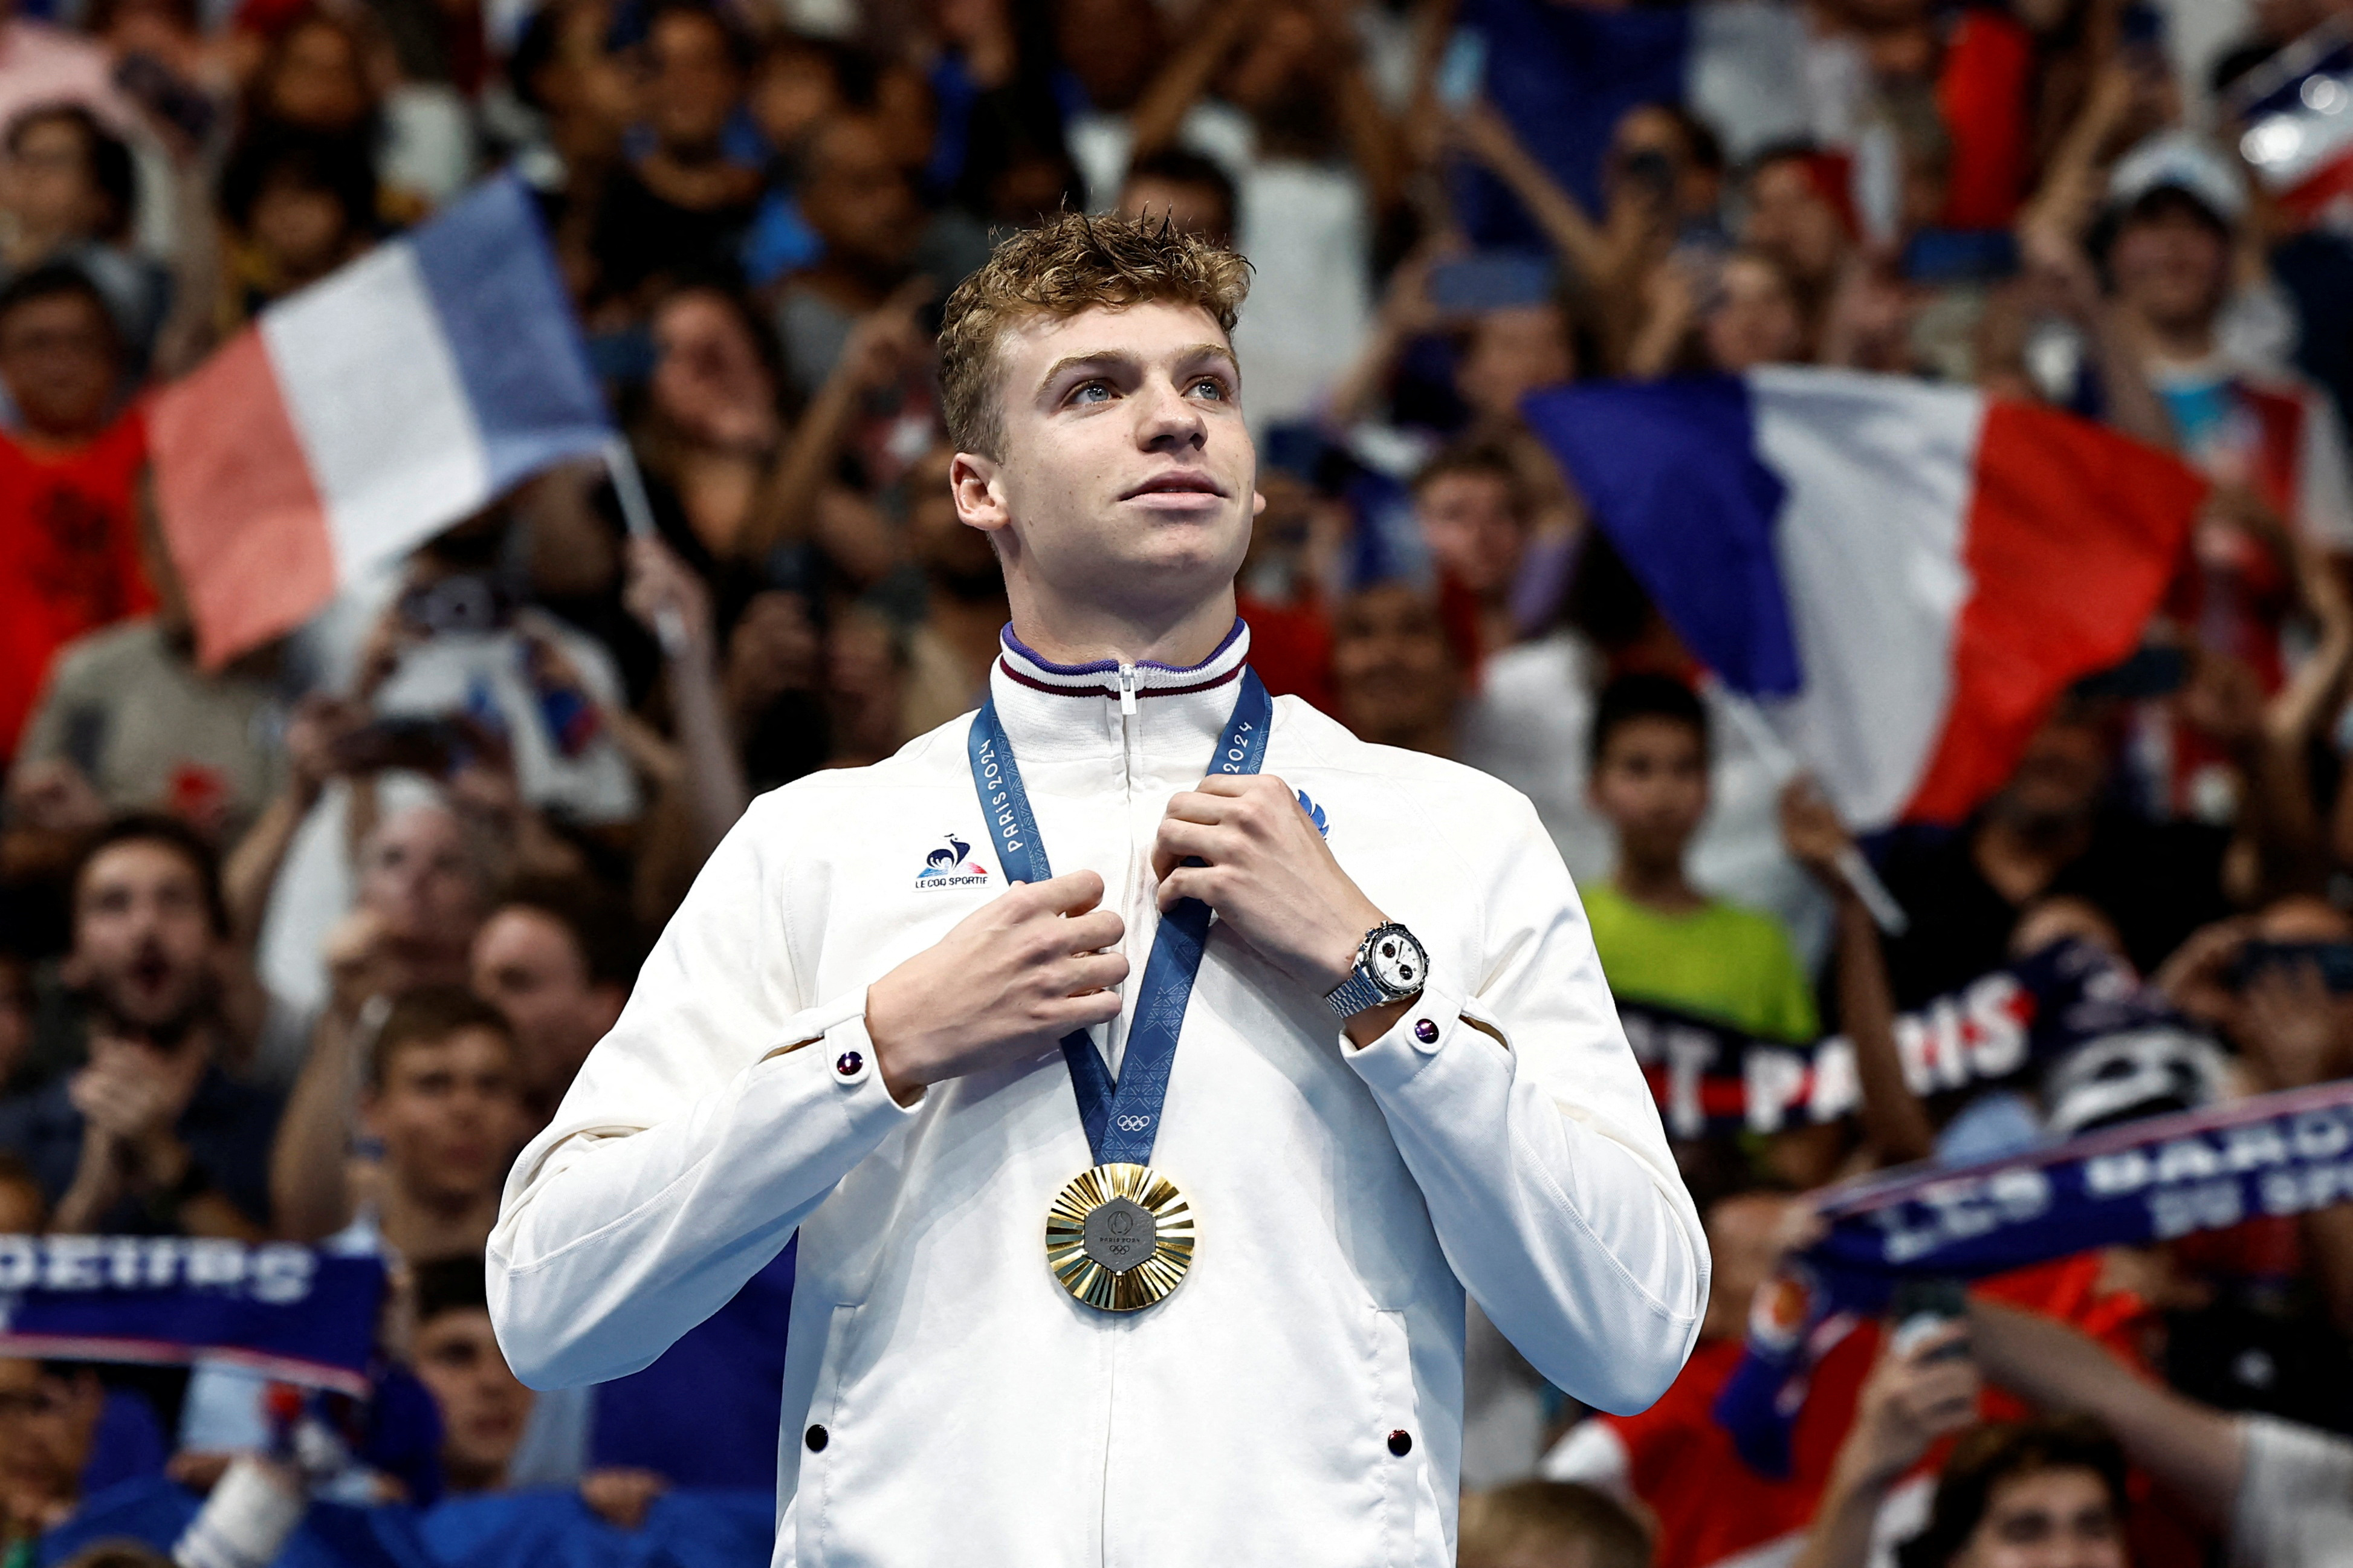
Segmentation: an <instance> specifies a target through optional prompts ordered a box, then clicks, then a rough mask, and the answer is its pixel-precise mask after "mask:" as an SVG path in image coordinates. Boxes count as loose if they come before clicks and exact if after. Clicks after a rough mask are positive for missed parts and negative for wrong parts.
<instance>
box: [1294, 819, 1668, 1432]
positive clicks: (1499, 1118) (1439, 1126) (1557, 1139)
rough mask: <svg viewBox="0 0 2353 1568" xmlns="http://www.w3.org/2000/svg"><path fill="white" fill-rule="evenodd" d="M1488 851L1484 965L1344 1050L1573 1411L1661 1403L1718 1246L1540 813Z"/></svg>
mask: <svg viewBox="0 0 2353 1568" xmlns="http://www.w3.org/2000/svg"><path fill="white" fill-rule="evenodd" d="M1513 799H1514V803H1515V806H1516V812H1515V815H1514V816H1512V817H1511V818H1509V819H1508V820H1507V821H1505V822H1504V824H1503V825H1504V835H1503V836H1504V841H1505V842H1504V843H1503V844H1502V845H1501V846H1500V849H1501V853H1492V852H1491V853H1490V854H1489V855H1488V856H1487V863H1488V869H1487V870H1486V871H1485V875H1486V877H1487V879H1488V885H1487V886H1485V887H1484V888H1483V889H1482V894H1483V896H1482V899H1481V905H1482V908H1483V911H1484V914H1485V917H1486V937H1485V942H1484V950H1485V954H1486V959H1485V961H1486V963H1487V964H1488V966H1489V968H1488V972H1487V973H1485V974H1483V975H1479V976H1473V977H1464V976H1456V975H1449V974H1446V973H1444V972H1442V969H1434V972H1433V974H1432V977H1431V983H1430V988H1429V989H1428V990H1427V991H1424V992H1423V993H1422V995H1421V998H1420V1000H1419V1001H1418V1002H1417V1003H1416V1004H1415V1005H1414V1006H1413V1007H1412V1008H1411V1009H1410V1010H1409V1011H1408V1012H1407V1013H1406V1015H1405V1016H1404V1017H1403V1018H1402V1019H1400V1020H1399V1021H1398V1023H1397V1025H1396V1026H1395V1027H1394V1028H1392V1029H1391V1030H1389V1031H1388V1033H1386V1034H1384V1035H1382V1036H1381V1037H1380V1038H1379V1039H1377V1040H1376V1041H1374V1042H1373V1043H1372V1044H1369V1045H1367V1046H1366V1047H1364V1048H1363V1049H1362V1050H1356V1049H1353V1048H1352V1047H1351V1046H1350V1044H1349V1043H1348V1042H1347V1041H1346V1039H1345V1037H1344V1038H1343V1040H1342V1042H1341V1049H1342V1050H1343V1051H1344V1052H1345V1053H1346V1054H1347V1058H1348V1060H1349V1061H1350V1062H1351V1063H1352V1064H1353V1065H1355V1066H1356V1071H1357V1072H1358V1073H1359V1074H1361V1075H1363V1077H1364V1079H1365V1081H1366V1084H1368V1085H1369V1086H1371V1088H1372V1091H1373V1094H1374V1097H1375V1098H1376V1099H1377V1100H1378V1101H1379V1103H1380V1107H1381V1110H1382V1112H1383V1114H1384V1115H1385V1116H1386V1117H1387V1118H1388V1125H1389V1131H1390V1134H1391V1135H1392V1136H1393V1137H1394V1138H1395V1139H1397V1144H1398V1151H1399V1152H1400V1153H1401V1154H1403V1156H1404V1157H1405V1162H1406V1166H1407V1168H1408V1169H1409V1170H1410V1171H1412V1172H1413V1176H1414V1180H1415V1181H1416V1182H1417V1183H1418V1184H1419V1186H1420V1188H1421V1192H1422V1197H1423V1200H1424V1201H1425V1202H1427V1203H1428V1204H1429V1205H1430V1221H1431V1223H1432V1224H1433V1225H1434V1226H1435V1227H1436V1229H1437V1232H1438V1239H1439V1244H1440V1246H1442V1247H1443V1248H1444V1249H1445V1252H1446V1256H1447V1261H1448V1262H1449V1263H1450V1264H1451V1265H1452V1266H1453V1268H1454V1272H1455V1275H1456V1277H1459V1278H1460V1279H1461V1281H1462V1283H1463V1285H1464V1286H1465V1287H1468V1288H1469V1290H1470V1292H1471V1294H1472V1296H1473V1297H1475V1298H1477V1299H1478V1302H1479V1305H1480V1306H1481V1307H1482V1308H1485V1309H1486V1312H1487V1316H1488V1317H1489V1318H1491V1319H1493V1321H1494V1324H1495V1326H1496V1327H1497V1328H1498V1329H1501V1330H1503V1331H1504V1336H1505V1337H1506V1338H1507V1339H1509V1340H1511V1341H1512V1343H1513V1344H1514V1345H1515V1346H1516V1347H1518V1349H1519V1351H1520V1353H1521V1354H1522V1355H1524V1356H1525V1357H1527V1359H1528V1361H1530V1362H1531V1363H1532V1364H1534V1365H1535V1368H1536V1370H1537V1371H1539V1372H1543V1373H1544V1374H1545V1376H1546V1378H1548V1379H1550V1380H1551V1381H1552V1383H1554V1384H1555V1385H1556V1387H1558V1388H1560V1389H1561V1390H1563V1391H1564V1392H1566V1393H1567V1394H1569V1395H1570V1396H1571V1397H1572V1398H1575V1399H1577V1400H1580V1401H1582V1402H1583V1403H1585V1404H1588V1405H1592V1406H1594V1407H1596V1408H1597V1409H1601V1410H1607V1411H1611V1412H1615V1413H1617V1414H1631V1413H1632V1412H1634V1411H1638V1410H1641V1409H1643V1408H1645V1407H1646V1406H1648V1405H1649V1404H1651V1402H1652V1401H1653V1400H1655V1399H1657V1398H1658V1397H1659V1395H1660V1394H1661V1393H1663V1392H1665V1390H1666V1388H1667V1385H1668V1384H1669V1383H1672V1382H1673V1381H1674V1378H1675V1374H1676V1373H1677V1372H1680V1371H1682V1370H1683V1361H1684V1360H1685V1358H1687V1357H1688V1356H1689V1355H1690V1354H1691V1349H1692V1345H1693V1343H1694V1340H1696V1339H1697V1337H1698V1334H1699V1324H1700V1318H1701V1316H1702V1314H1703V1312H1704V1309H1705V1307H1706V1304H1707V1279H1708V1253H1707V1240H1706V1237H1705V1235H1704V1234H1703V1233H1702V1231H1701V1229H1700V1224H1699V1216H1698V1214H1697V1213H1696V1212H1695V1211H1694V1208H1693V1206H1692V1202H1691V1197H1690V1194H1689V1193H1687V1192H1685V1191H1684V1190H1683V1180H1682V1178H1681V1176H1680V1175H1679V1174H1678V1173H1677V1172H1676V1170H1675V1164H1674V1160H1673V1157H1672V1154H1671V1153H1670V1152H1669V1150H1668V1148H1667V1140H1666V1134H1665V1131H1664V1129H1663V1128H1662V1127H1661V1126H1660V1123H1659V1113H1658V1109H1657V1107H1656V1106H1655V1105H1654V1104H1653V1103H1652V1101H1651V1093H1650V1089H1649V1086H1647V1085H1646V1084H1645V1083H1644V1082H1643V1080H1642V1075H1641V1069H1640V1068H1639V1067H1638V1066H1636V1065H1635V1062H1634V1055H1633V1053H1632V1052H1631V1051H1630V1049H1628V1047H1627V1044H1626V1036H1625V1033H1624V1032H1623V1031H1622V1030H1621V1029H1620V1026H1619V1022H1618V1011H1617V1008H1616V1006H1615V1005H1614V1004H1613V1003H1612V1002H1611V1001H1610V998H1609V987H1608V986H1607V985H1606V984H1605V983H1604V981H1603V980H1602V978H1601V963H1600V960H1599V959H1598V958H1597V957H1596V956H1595V954H1594V950H1593V938H1592V935H1591V933H1590V931H1589V930H1588V927H1587V926H1586V922H1585V912H1584V909H1583V907H1582V906H1580V905H1579V904H1578V902H1577V890H1576V888H1575V887H1574V886H1572V885H1570V882H1569V879H1568V873H1567V871H1566V870H1565V869H1564V868H1563V867H1562V865H1561V861H1560V855H1559V853H1558V852H1557V851H1556V850H1555V849H1554V848H1553V846H1552V842H1551V841H1550V840H1549V839H1547V838H1546V836H1545V832H1544V829H1543V827H1542V825H1541V824H1540V823H1539V822H1538V821H1537V820H1536V816H1535V810H1534V809H1533V808H1531V807H1530V806H1529V805H1528V803H1527V802H1526V800H1524V799H1520V798H1519V797H1517V796H1514V797H1513Z"/></svg>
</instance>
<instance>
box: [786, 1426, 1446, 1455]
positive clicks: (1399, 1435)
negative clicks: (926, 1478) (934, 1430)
mask: <svg viewBox="0 0 2353 1568" xmlns="http://www.w3.org/2000/svg"><path fill="white" fill-rule="evenodd" d="M812 1430H815V1429H814V1428H812ZM1389 1452H1390V1453H1392V1454H1395V1455H1396V1456H1397V1457H1398V1458H1400V1459H1402V1458H1404V1457H1406V1456H1407V1455H1408V1454H1410V1453H1412V1452H1413V1434H1412V1433H1410V1432H1409V1431H1407V1430H1406V1429H1405V1428H1404V1427H1402V1426H1400V1427H1398V1429H1397V1430H1396V1431H1394V1432H1392V1433H1390V1434H1389Z"/></svg>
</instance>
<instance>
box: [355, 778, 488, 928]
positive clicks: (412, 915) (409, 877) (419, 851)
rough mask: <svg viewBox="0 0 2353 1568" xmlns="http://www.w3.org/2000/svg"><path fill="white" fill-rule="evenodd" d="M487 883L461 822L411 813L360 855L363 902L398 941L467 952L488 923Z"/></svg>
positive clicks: (385, 826) (386, 827) (386, 826)
mask: <svg viewBox="0 0 2353 1568" xmlns="http://www.w3.org/2000/svg"><path fill="white" fill-rule="evenodd" d="M482 883H483V878H482V877H481V876H480V874H478V873H477V871H476V868H475V866H474V863H473V859H472V857H471V855H470V853H469V851H468V848H467V844H466V839H465V834H464V832H462V831H461V830H460V829H459V825H458V819H457V817H456V816H455V815H454V814H453V813H451V812H450V810H448V808H447V807H444V806H430V805H428V806H412V807H410V808H409V809H408V810H405V811H401V812H398V813H397V814H396V815H394V816H392V817H390V818H387V819H386V820H385V821H384V822H383V823H382V824H381V825H379V826H378V827H377V829H376V831H375V832H374V833H372V834H371V835H369V838H368V841H367V842H366V844H365V845H364V846H363V847H362V849H361V852H360V882H359V903H360V905H361V906H362V907H364V908H365V909H367V910H369V911H370V912H372V913H373V914H375V916H376V917H377V918H378V919H380V920H382V921H383V922H384V929H385V934H386V936H387V937H388V938H391V939H392V940H394V941H396V942H400V943H404V944H407V945H410V946H417V947H427V948H445V947H450V946H462V945H463V944H464V943H465V942H467V941H468V940H470V938H471V936H472V933H473V930H474V927H476V925H477V924H478V923H480V920H481V917H482V909H481V903H482V895H481V890H482Z"/></svg>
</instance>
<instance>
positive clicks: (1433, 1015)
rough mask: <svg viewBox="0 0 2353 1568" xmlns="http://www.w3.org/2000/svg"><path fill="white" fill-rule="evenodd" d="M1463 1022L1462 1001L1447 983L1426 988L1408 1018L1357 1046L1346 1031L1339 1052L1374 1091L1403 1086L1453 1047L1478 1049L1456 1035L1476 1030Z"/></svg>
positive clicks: (1456, 1048)
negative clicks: (1368, 1041)
mask: <svg viewBox="0 0 2353 1568" xmlns="http://www.w3.org/2000/svg"><path fill="white" fill-rule="evenodd" d="M1464 1033H1477V1031H1476V1030H1473V1029H1472V1027H1471V1026H1470V1025H1469V1024H1467V1023H1465V1022H1462V1002H1461V998H1460V997H1458V996H1456V995H1455V994H1454V993H1453V992H1452V991H1449V990H1448V989H1447V988H1445V987H1444V986H1439V985H1432V986H1427V987H1424V988H1423V990H1422V993H1421V994H1420V995H1419V996H1418V997H1416V998H1414V1001H1413V1005H1412V1006H1411V1007H1409V1008H1408V1009H1406V1011H1405V1016H1403V1017H1402V1018H1399V1019H1398V1021H1397V1022H1395V1023H1393V1024H1391V1025H1390V1026H1389V1028H1388V1033H1384V1034H1382V1035H1380V1036H1379V1037H1378V1038H1377V1039H1375V1040H1374V1041H1373V1042H1372V1044H1369V1045H1364V1046H1358V1045H1357V1044H1356V1042H1355V1041H1353V1040H1350V1039H1349V1038H1348V1036H1347V1034H1346V1033H1345V1032H1344V1033H1342V1034H1341V1036H1340V1053H1341V1054H1342V1055H1343V1056H1345V1057H1346V1058H1347V1061H1348V1065H1351V1066H1353V1067H1355V1068H1356V1072H1357V1074H1358V1075H1359V1076H1361V1077H1362V1078H1363V1079H1364V1080H1365V1082H1366V1083H1367V1084H1369V1085H1370V1086H1372V1087H1373V1089H1374V1090H1375V1091H1376V1092H1380V1091H1385V1090H1392V1089H1399V1088H1402V1087H1404V1086H1406V1084H1408V1083H1409V1082H1410V1081H1411V1080H1412V1079H1413V1078H1414V1077H1416V1076H1417V1075H1419V1074H1420V1073H1421V1072H1422V1071H1423V1070H1424V1069H1425V1068H1427V1067H1430V1065H1433V1064H1435V1063H1437V1062H1438V1061H1440V1059H1441V1058H1443V1057H1444V1056H1445V1055H1446V1054H1447V1053H1448V1052H1450V1051H1453V1050H1458V1049H1472V1050H1475V1049H1477V1048H1478V1047H1477V1046H1476V1045H1475V1044H1472V1043H1470V1042H1466V1041H1458V1040H1457V1038H1456V1037H1457V1036H1458V1035H1461V1034H1464Z"/></svg>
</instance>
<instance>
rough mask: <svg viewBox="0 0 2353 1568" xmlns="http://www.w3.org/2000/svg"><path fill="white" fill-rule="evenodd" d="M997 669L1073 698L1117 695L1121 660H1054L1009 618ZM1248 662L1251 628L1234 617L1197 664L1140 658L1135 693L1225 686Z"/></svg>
mask: <svg viewBox="0 0 2353 1568" xmlns="http://www.w3.org/2000/svg"><path fill="white" fill-rule="evenodd" d="M997 641H998V643H999V645H1000V651H999V652H998V655H997V669H998V670H1000V671H1002V672H1003V673H1005V674H1006V675H1007V676H1008V677H1009V678H1010V679H1012V680H1013V681H1015V682H1016V683H1019V684H1021V685H1024V686H1028V687H1029V688H1030V689H1031V690H1033V691H1039V692H1046V693H1050V694H1053V695H1056V696H1070V697H1116V696H1118V695H1119V694H1120V678H1119V676H1120V664H1119V661H1118V660H1116V659H1098V660H1096V661H1095V662H1093V663H1092V664H1057V663H1054V662H1051V661H1050V660H1048V659H1047V658H1046V657H1045V656H1044V655H1043V654H1041V653H1039V652H1037V651H1036V650H1035V649H1033V648H1030V647H1029V646H1028V645H1027V644H1025V643H1024V642H1023V641H1021V639H1019V638H1018V637H1016V636H1014V635H1013V627H1012V624H1011V623H1010V622H1008V623H1007V625H1006V627H1005V630H1002V631H1000V632H998V633H997ZM1249 660H1250V628H1249V627H1248V626H1246V625H1244V624H1243V622H1242V619H1241V617H1240V616H1236V617H1235V618H1234V624H1233V629H1232V630H1229V631H1228V632H1227V633H1226V639H1225V641H1222V642H1220V643H1219V644H1218V646H1217V649H1216V651H1215V652H1211V653H1210V655H1209V656H1208V658H1207V659H1204V660H1202V661H1201V662H1199V663H1198V664H1190V665H1187V666H1185V667H1184V668H1182V669H1180V668H1178V667H1177V666H1176V665H1174V664H1163V663H1159V662H1156V661H1154V660H1150V659H1145V660H1142V661H1139V662H1137V663H1136V664H1135V665H1134V671H1135V674H1134V690H1135V694H1136V695H1137V696H1139V697H1177V696H1185V695H1188V694H1192V693H1194V692H1206V691H1208V689H1210V688H1211V687H1212V686H1223V685H1227V684H1229V683H1232V682H1234V681H1237V680H1240V678H1241V673H1242V666H1243V664H1245V663H1247V662H1249Z"/></svg>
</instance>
